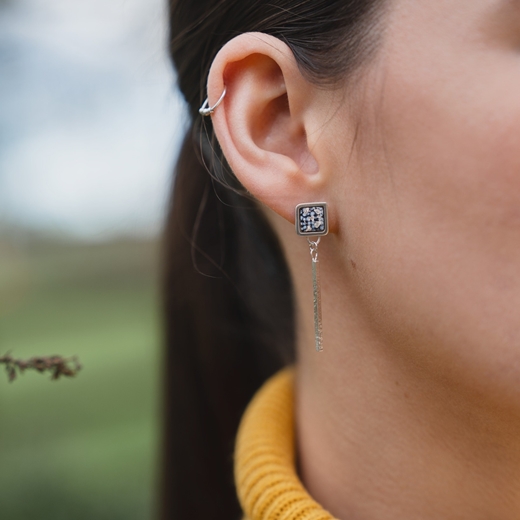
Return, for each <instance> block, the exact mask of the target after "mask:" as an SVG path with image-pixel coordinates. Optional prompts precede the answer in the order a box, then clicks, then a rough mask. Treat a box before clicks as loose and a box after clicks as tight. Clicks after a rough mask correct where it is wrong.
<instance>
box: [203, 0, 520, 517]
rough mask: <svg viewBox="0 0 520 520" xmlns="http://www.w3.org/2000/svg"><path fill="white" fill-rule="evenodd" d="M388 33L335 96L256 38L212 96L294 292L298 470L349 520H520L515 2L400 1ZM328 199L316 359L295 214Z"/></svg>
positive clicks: (280, 50)
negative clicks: (307, 204)
mask: <svg viewBox="0 0 520 520" xmlns="http://www.w3.org/2000/svg"><path fill="white" fill-rule="evenodd" d="M384 27H385V30H384V35H383V39H382V42H381V46H380V48H379V49H378V51H377V53H376V55H375V56H374V57H373V58H372V59H371V60H370V61H369V62H368V63H366V64H365V65H364V66H363V67H362V68H361V69H360V70H359V71H358V74H357V75H356V77H355V78H349V80H348V81H347V80H345V82H343V83H342V84H340V85H339V86H338V87H337V88H335V89H323V88H318V87H317V86H316V85H314V84H312V83H311V82H309V81H307V80H306V79H305V77H304V76H302V74H301V73H300V71H299V69H298V67H297V65H296V62H295V60H294V57H293V55H292V53H291V51H290V49H289V48H288V47H287V46H286V45H285V44H284V43H282V42H281V41H279V40H277V39H275V38H272V37H269V36H266V35H262V34H253V33H246V34H242V35H240V36H238V37H236V38H235V39H233V40H232V41H230V42H229V43H228V44H227V45H226V46H224V47H223V48H222V49H221V51H220V52H219V54H218V55H217V57H216V58H215V61H214V63H213V66H212V69H211V73H210V76H209V81H208V93H209V98H210V104H211V103H212V102H214V101H215V100H216V99H218V97H219V96H220V93H221V92H222V89H223V86H224V84H225V85H226V86H227V94H226V97H225V100H224V102H223V103H222V105H221V106H220V107H219V108H218V109H217V110H216V111H215V113H214V115H213V116H212V117H213V123H214V127H215V132H216V134H217V137H218V139H219V142H220V144H221V146H222V149H223V151H224V153H225V155H226V157H227V159H228V161H229V163H230V165H231V167H232V169H233V171H234V172H235V174H236V175H237V177H238V178H239V180H240V181H241V182H242V184H243V185H244V186H245V187H246V188H247V189H248V190H249V191H250V192H251V193H252V194H253V195H254V196H255V197H256V198H257V199H258V201H259V202H260V203H261V204H262V207H263V208H264V211H265V212H266V215H267V216H268V218H269V219H270V221H271V223H272V225H273V226H274V228H275V230H276V232H277V233H278V235H279V237H280V240H281V242H282V245H283V247H284V250H285V254H286V257H287V261H288V263H289V266H290V269H291V273H292V277H293V281H294V286H295V297H296V304H297V333H298V342H297V343H298V344H297V347H298V361H297V367H296V368H297V370H296V374H297V379H296V438H297V445H298V467H299V472H300V475H301V478H302V481H303V483H304V485H305V486H306V488H307V489H308V490H309V493H310V494H311V495H312V496H313V497H314V498H315V499H316V500H317V501H318V502H319V503H320V504H322V505H323V506H324V507H325V508H326V509H328V510H329V511H330V512H331V513H332V514H333V515H335V516H336V517H338V518H342V519H347V518H348V519H349V520H361V519H363V520H364V519H367V520H369V519H370V520H383V519H384V520H393V519H401V520H402V519H408V518H409V519H424V520H427V519H434V518H435V519H439V518H442V519H443V520H446V519H457V520H459V519H468V520H469V519H471V520H495V519H500V520H509V519H516V520H517V519H518V518H519V517H520V384H518V382H519V380H520V146H519V142H518V138H519V136H520V95H519V94H520V88H519V87H520V2H517V1H510V0H509V1H505V2H504V1H503V0H436V1H435V2H432V1H427V0H394V1H393V2H391V4H390V5H389V8H388V9H387V11H386V12H385V16H384ZM322 200H324V201H327V202H328V204H329V213H330V233H329V235H327V236H326V237H323V238H322V240H321V243H320V246H319V254H320V265H321V270H322V284H323V327H324V352H322V353H320V354H318V353H316V352H315V351H314V339H313V316H312V312H313V310H312V285H311V284H312V282H311V266H310V257H309V251H308V244H307V241H306V240H305V238H303V237H298V236H297V235H296V233H295V231H294V207H295V206H296V205H297V204H298V203H300V202H311V201H322Z"/></svg>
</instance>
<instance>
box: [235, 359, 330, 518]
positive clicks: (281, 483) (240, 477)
mask: <svg viewBox="0 0 520 520" xmlns="http://www.w3.org/2000/svg"><path fill="white" fill-rule="evenodd" d="M235 484H236V487H237V493H238V498H239V500H240V503H241V506H242V509H243V511H244V514H245V518H244V520H274V519H276V520H282V519H283V520H334V517H333V516H332V515H331V514H330V513H329V512H327V511H326V510H325V509H323V507H321V506H320V505H319V504H318V503H317V502H316V501H315V500H314V499H313V498H312V497H311V496H310V495H309V493H308V492H307V491H306V490H305V488H304V487H303V484H302V482H301V481H300V479H299V478H298V475H297V472H296V467H295V435H294V367H292V366H291V367H287V368H285V369H283V370H281V371H280V372H278V373H277V374H275V375H274V376H272V377H271V378H270V379H269V380H268V381H267V382H265V383H264V385H263V386H262V387H261V388H260V390H259V391H258V392H257V393H256V395H255V396H254V397H253V399H252V400H251V402H250V403H249V405H248V406H247V409H246V411H245V413H244V415H243V416H242V419H241V422H240V427H239V429H238V434H237V441H236V446H235Z"/></svg>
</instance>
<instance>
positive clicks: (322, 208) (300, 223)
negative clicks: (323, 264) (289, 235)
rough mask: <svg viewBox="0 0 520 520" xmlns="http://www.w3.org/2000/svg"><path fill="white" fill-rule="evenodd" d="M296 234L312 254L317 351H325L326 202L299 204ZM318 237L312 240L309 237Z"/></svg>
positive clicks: (327, 223) (327, 226)
mask: <svg viewBox="0 0 520 520" xmlns="http://www.w3.org/2000/svg"><path fill="white" fill-rule="evenodd" d="M294 220H295V226H296V233H297V234H298V235H300V236H306V237H307V242H308V243H309V248H310V253H311V266H312V291H313V302H314V338H315V343H316V350H317V351H318V352H321V351H322V350H323V326H322V319H321V283H320V264H319V258H318V244H319V243H320V239H321V236H322V235H326V234H327V233H328V232H329V219H328V214H327V203H326V202H309V203H303V204H298V205H297V206H296V209H295V219H294ZM311 236H312V237H316V236H317V237H318V239H317V240H311V239H310V238H309V237H311Z"/></svg>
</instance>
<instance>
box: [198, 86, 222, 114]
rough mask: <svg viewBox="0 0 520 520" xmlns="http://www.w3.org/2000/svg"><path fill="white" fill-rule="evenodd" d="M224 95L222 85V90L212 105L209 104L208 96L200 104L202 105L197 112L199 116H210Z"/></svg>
mask: <svg viewBox="0 0 520 520" xmlns="http://www.w3.org/2000/svg"><path fill="white" fill-rule="evenodd" d="M225 95H226V87H224V92H222V94H221V95H220V97H219V98H218V101H217V102H216V103H215V104H214V105H213V106H212V107H210V106H209V101H208V98H206V101H204V103H203V104H202V106H201V107H200V108H199V114H200V115H201V116H210V115H211V114H213V112H215V109H216V108H217V107H218V106H219V105H220V103H222V100H223V99H224V96H225Z"/></svg>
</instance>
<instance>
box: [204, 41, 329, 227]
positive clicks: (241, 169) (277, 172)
mask: <svg viewBox="0 0 520 520" xmlns="http://www.w3.org/2000/svg"><path fill="white" fill-rule="evenodd" d="M224 85H225V87H226V90H227V92H226V96H225V98H224V101H223V103H222V104H221V105H220V106H219V107H218V108H217V110H216V111H215V112H214V114H213V115H212V118H213V128H214V130H215V134H216V136H217V139H218V141H219V143H220V146H221V148H222V150H223V152H224V155H225V156H226V159H227V161H228V163H229V165H230V166H231V168H232V170H233V172H234V173H235V175H236V176H237V178H238V180H239V181H240V182H241V183H242V185H243V186H244V187H245V188H246V190H248V191H249V192H250V193H251V194H252V195H253V196H254V197H255V198H257V199H258V200H259V201H260V202H262V203H263V204H265V205H267V206H268V207H270V208H271V209H272V210H274V211H275V212H276V213H278V214H279V215H281V216H282V217H284V218H285V219H286V220H288V221H290V222H294V208H295V206H296V205H297V204H299V203H301V202H305V201H310V200H318V199H320V193H321V189H322V184H323V182H322V181H323V178H322V176H321V175H320V171H319V167H318V163H317V161H316V160H315V158H314V157H313V155H312V154H311V152H310V150H309V147H308V141H307V129H306V113H307V112H306V107H307V106H308V103H309V102H310V100H312V98H313V92H314V90H315V88H316V87H314V86H313V85H311V84H310V83H309V82H307V81H306V80H305V78H304V77H303V76H302V74H301V73H300V71H299V69H298V66H297V64H296V61H295V59H294V56H293V54H292V52H291V50H290V49H289V47H288V46H287V45H286V44H285V43H283V42H282V41H280V40H278V39H277V38H274V37H272V36H268V35H265V34H260V33H245V34H242V35H240V36H237V37H236V38H234V39H233V40H231V41H230V42H228V43H227V44H226V45H225V46H224V47H223V48H222V49H221V50H220V52H219V54H218V55H217V57H216V58H215V60H214V62H213V65H212V68H211V71H210V75H209V79H208V93H209V95H210V96H209V97H210V100H211V101H213V100H216V99H218V97H219V96H220V93H221V92H222V90H223V88H224ZM210 105H211V103H210Z"/></svg>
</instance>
